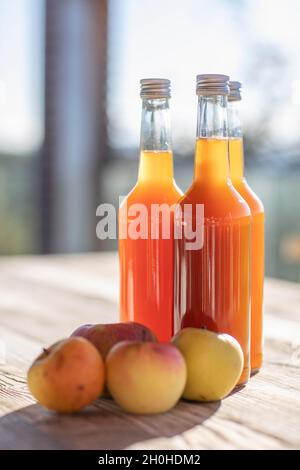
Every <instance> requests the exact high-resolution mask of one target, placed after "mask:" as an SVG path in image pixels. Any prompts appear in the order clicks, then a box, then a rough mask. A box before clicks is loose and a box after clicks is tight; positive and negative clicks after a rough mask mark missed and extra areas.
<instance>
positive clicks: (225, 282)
mask: <svg viewBox="0 0 300 470" xmlns="http://www.w3.org/2000/svg"><path fill="white" fill-rule="evenodd" d="M228 80H229V77H227V76H226V75H211V74H209V75H198V77H197V95H198V120H197V139H196V148H195V172H194V181H193V183H192V185H191V187H190V188H189V189H188V190H187V192H186V193H185V194H184V196H183V198H182V199H181V200H180V202H179V204H180V207H181V208H182V214H183V213H184V208H185V207H190V208H191V220H192V224H193V229H194V230H195V233H198V232H200V231H202V233H203V244H202V245H201V246H200V247H199V246H195V247H191V243H190V241H188V240H187V239H186V237H185V236H183V237H182V238H178V239H176V240H175V242H174V246H175V252H174V256H175V306H174V314H175V316H174V319H175V331H178V330H179V329H180V328H184V327H199V328H207V329H209V330H212V331H217V332H221V333H228V334H230V335H232V336H234V337H235V338H236V339H237V340H238V341H239V343H240V345H241V347H242V350H243V353H244V369H243V372H242V375H241V377H240V380H239V384H244V383H245V382H247V380H248V378H249V373H250V362H249V275H250V274H249V262H250V252H249V247H250V224H251V214H250V209H249V207H248V205H247V204H246V202H245V201H244V200H243V199H242V197H241V196H240V195H239V193H238V192H237V191H236V190H235V189H234V187H233V185H232V183H231V180H230V176H229V159H228V129H227V96H228V94H229V86H228ZM198 205H203V209H204V215H203V218H202V221H201V220H198V219H197V214H196V208H197V206H198ZM182 214H181V215H180V217H179V219H178V218H177V214H176V226H177V225H178V224H179V225H184V226H186V224H187V223H188V222H189V221H186V220H185V219H183V218H182ZM196 245H197V244H196Z"/></svg>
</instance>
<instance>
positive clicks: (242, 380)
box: [235, 367, 250, 390]
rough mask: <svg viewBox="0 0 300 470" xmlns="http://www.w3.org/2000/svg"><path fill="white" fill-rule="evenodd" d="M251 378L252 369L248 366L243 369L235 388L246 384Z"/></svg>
mask: <svg viewBox="0 0 300 470" xmlns="http://www.w3.org/2000/svg"><path fill="white" fill-rule="evenodd" d="M249 378H250V369H249V367H246V368H245V369H243V372H242V375H241V377H240V379H239V381H238V383H237V384H236V386H235V390H236V389H238V388H242V387H243V386H244V385H246V383H247V382H248V380H249Z"/></svg>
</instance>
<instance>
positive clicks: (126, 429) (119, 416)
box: [0, 253, 300, 449]
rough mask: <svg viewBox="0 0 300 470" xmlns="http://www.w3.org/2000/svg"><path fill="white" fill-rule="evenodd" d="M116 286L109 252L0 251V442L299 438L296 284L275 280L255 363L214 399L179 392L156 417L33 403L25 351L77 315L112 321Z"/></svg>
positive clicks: (242, 443) (61, 333)
mask: <svg viewBox="0 0 300 470" xmlns="http://www.w3.org/2000/svg"><path fill="white" fill-rule="evenodd" d="M117 289H118V281H117V258H116V254H112V253H105V254H96V255H95V254H91V255H76V256H53V257H24V258H2V259H1V260H0V361H1V356H2V364H1V362H0V448H1V449H123V448H128V447H130V448H134V449H215V448H222V449H247V448H251V449H261V448H265V449H282V448H285V449H290V448H300V373H299V372H300V326H299V325H300V321H299V320H300V287H299V285H297V284H291V283H287V282H282V281H277V280H270V279H269V280H267V281H266V288H265V310H266V314H265V332H266V359H265V365H264V368H263V370H262V371H261V373H260V374H258V375H256V376H255V377H253V378H252V379H251V381H250V382H249V384H248V385H247V387H245V388H244V389H243V390H241V391H239V392H236V393H234V394H232V395H231V396H230V397H228V398H227V399H225V400H223V401H222V402H220V403H210V404H196V403H187V402H184V401H182V402H180V403H179V404H178V405H177V406H176V408H175V409H173V410H172V411H170V412H168V413H165V414H163V415H160V416H155V417H151V416H144V417H137V416H131V415H128V414H126V413H124V412H122V411H121V410H120V408H119V407H118V406H117V405H116V404H115V403H114V402H113V401H112V400H101V401H100V400H99V401H98V402H97V403H95V404H94V405H93V406H90V407H89V408H87V409H86V410H85V411H84V412H82V413H81V414H79V415H76V416H60V415H56V414H54V413H51V412H49V411H46V410H45V409H43V408H42V407H40V406H39V405H37V404H35V402H34V400H33V399H32V397H31V396H30V394H29V392H28V390H27V387H26V381H25V374H26V369H27V368H28V365H29V364H30V362H31V360H32V359H33V358H34V357H35V355H36V354H37V353H38V352H39V351H40V349H41V347H42V346H43V345H48V344H50V343H52V342H54V341H56V340H57V339H60V338H62V337H65V336H68V335H69V334H70V332H71V331H72V330H73V329H75V327H77V326H78V325H80V324H82V323H90V322H91V323H93V322H99V323H104V322H112V321H116V320H117V318H118V312H117V311H118V308H117V297H118V293H117ZM5 349H6V360H3V359H4V358H3V355H4V350H5ZM1 351H2V353H1Z"/></svg>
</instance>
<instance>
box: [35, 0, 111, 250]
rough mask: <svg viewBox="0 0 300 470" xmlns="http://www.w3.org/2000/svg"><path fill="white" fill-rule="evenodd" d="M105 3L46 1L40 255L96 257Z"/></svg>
mask: <svg viewBox="0 0 300 470" xmlns="http://www.w3.org/2000/svg"><path fill="white" fill-rule="evenodd" d="M106 35H107V0H72V1H70V0H47V1H46V41H45V56H46V57H45V143H44V152H43V156H42V164H41V167H42V169H41V200H42V208H41V218H42V249H43V251H44V252H76V251H87V250H92V249H95V248H96V246H97V241H96V236H95V226H96V216H95V211H96V206H97V204H98V202H99V201H98V197H99V177H100V171H101V164H102V161H103V159H104V156H105V153H106V145H107V144H106V142H107V138H106V49H107V38H106Z"/></svg>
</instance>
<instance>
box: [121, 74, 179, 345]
mask: <svg viewBox="0 0 300 470" xmlns="http://www.w3.org/2000/svg"><path fill="white" fill-rule="evenodd" d="M170 96H171V93H170V81H169V80H166V79H144V80H141V98H142V121H141V139H140V163H139V172H138V180H137V183H136V185H135V187H134V188H133V189H132V191H131V192H130V193H129V194H128V196H126V198H125V199H124V200H123V202H122V204H121V206H120V210H119V261H120V318H121V321H136V322H139V323H142V324H144V325H146V326H148V327H149V328H150V329H151V330H152V331H153V332H154V333H155V334H156V336H157V338H158V339H159V340H160V341H169V340H170V338H171V337H172V335H173V329H174V326H173V325H174V321H173V320H174V316H173V298H174V284H173V273H174V271H173V255H174V247H173V232H174V230H173V224H174V207H173V206H174V204H175V203H176V202H177V201H178V199H179V198H180V196H181V195H182V192H181V191H180V190H179V188H178V187H177V186H176V184H175V181H174V176H173V152H172V142H171V125H170V110H169V99H170ZM136 204H138V205H139V206H136ZM140 205H142V207H140ZM137 214H139V215H140V218H141V220H143V222H144V223H143V226H145V223H146V225H147V227H146V228H145V227H144V228H145V229H144V230H142V229H141V226H142V225H141V224H138V223H137V222H134V220H136V218H135V216H136V215H137ZM136 229H138V230H139V231H140V232H141V233H140V235H141V236H138V235H137V234H136V233H135V232H136V231H137V230H136ZM142 232H143V233H142ZM125 235H126V236H127V238H125Z"/></svg>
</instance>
